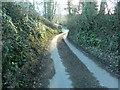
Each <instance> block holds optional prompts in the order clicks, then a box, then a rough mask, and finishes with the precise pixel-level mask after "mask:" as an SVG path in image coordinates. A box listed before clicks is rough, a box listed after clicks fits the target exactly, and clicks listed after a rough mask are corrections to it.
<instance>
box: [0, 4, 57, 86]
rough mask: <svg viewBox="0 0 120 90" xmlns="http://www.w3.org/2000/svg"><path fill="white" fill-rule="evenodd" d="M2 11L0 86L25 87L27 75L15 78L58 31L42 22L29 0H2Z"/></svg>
mask: <svg viewBox="0 0 120 90" xmlns="http://www.w3.org/2000/svg"><path fill="white" fill-rule="evenodd" d="M28 8H29V10H30V11H29V10H28ZM2 10H3V18H2V27H3V28H2V31H3V37H2V41H3V49H2V54H3V57H2V61H3V62H2V66H3V74H2V75H3V77H2V80H3V87H13V88H14V87H27V85H26V84H27V83H28V82H29V81H27V80H25V77H27V76H24V75H23V76H22V77H23V78H17V77H20V73H21V72H22V70H23V69H24V67H25V66H26V65H27V64H28V66H29V63H33V62H36V61H37V60H39V59H40V58H41V57H42V55H43V54H44V51H45V50H46V46H47V42H48V41H49V39H50V38H52V36H53V35H55V34H57V33H58V31H57V30H53V29H52V28H50V27H48V26H46V25H45V24H43V23H42V21H41V20H40V19H41V18H42V17H40V16H38V13H37V12H36V11H35V10H34V7H33V6H32V5H31V4H30V3H27V2H26V3H23V2H20V3H14V2H3V6H2ZM26 68H31V67H26ZM31 74H32V72H31ZM31 74H30V75H31ZM26 75H27V74H26ZM31 77H32V75H31ZM16 79H17V80H16ZM31 83H32V80H31Z"/></svg>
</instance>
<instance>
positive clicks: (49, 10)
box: [44, 0, 57, 21]
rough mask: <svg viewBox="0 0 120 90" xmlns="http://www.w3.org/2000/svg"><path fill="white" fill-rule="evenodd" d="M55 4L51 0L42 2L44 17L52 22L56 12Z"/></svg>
mask: <svg viewBox="0 0 120 90" xmlns="http://www.w3.org/2000/svg"><path fill="white" fill-rule="evenodd" d="M56 4H57V3H56V2H54V1H53V0H44V17H45V18H47V19H48V20H50V21H52V20H53V17H54V15H55V12H56Z"/></svg>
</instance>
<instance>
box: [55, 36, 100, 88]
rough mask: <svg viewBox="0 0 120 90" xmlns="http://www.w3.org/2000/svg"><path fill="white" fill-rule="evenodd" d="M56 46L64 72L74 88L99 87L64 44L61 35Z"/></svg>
mask: <svg viewBox="0 0 120 90" xmlns="http://www.w3.org/2000/svg"><path fill="white" fill-rule="evenodd" d="M57 48H58V52H59V55H60V58H61V60H62V63H63V65H64V66H65V67H66V72H68V73H69V74H70V79H71V81H72V85H73V87H74V88H101V86H100V84H99V82H98V81H97V80H96V78H95V77H94V76H93V75H92V73H91V72H90V71H89V70H88V69H87V67H86V66H85V65H84V64H83V63H82V62H81V61H80V60H79V59H78V58H77V56H76V55H74V53H73V52H72V51H71V50H70V49H69V47H68V46H67V45H66V43H65V42H64V40H63V39H62V36H61V37H59V38H58V41H57Z"/></svg>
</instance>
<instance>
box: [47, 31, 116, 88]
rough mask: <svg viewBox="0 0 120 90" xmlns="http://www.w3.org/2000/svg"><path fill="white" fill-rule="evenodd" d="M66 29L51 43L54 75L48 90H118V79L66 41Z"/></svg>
mask: <svg viewBox="0 0 120 90" xmlns="http://www.w3.org/2000/svg"><path fill="white" fill-rule="evenodd" d="M68 31H69V30H67V29H63V33H62V34H59V35H57V36H56V37H54V39H53V40H52V42H51V58H52V59H53V61H54V65H55V75H54V76H53V78H52V79H51V80H50V85H49V87H50V88H97V87H98V88H100V87H106V88H118V79H117V78H115V77H113V76H111V75H110V74H109V73H108V72H107V71H105V70H104V69H102V68H101V67H99V66H98V65H97V64H96V63H95V62H94V61H93V60H91V59H90V58H89V57H87V56H85V55H84V54H83V53H82V52H81V51H79V50H78V49H77V48H75V47H74V45H72V44H71V43H70V42H69V41H68V40H67V38H66V37H67V34H68Z"/></svg>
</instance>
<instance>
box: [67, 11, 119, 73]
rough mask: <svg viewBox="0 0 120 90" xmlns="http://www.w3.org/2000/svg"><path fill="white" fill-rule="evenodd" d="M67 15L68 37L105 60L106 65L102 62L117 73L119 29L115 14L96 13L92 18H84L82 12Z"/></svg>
mask: <svg viewBox="0 0 120 90" xmlns="http://www.w3.org/2000/svg"><path fill="white" fill-rule="evenodd" d="M68 17H69V20H68V22H67V27H68V28H69V33H68V38H69V39H70V40H72V41H73V42H74V43H76V44H77V45H78V46H80V47H82V48H84V49H85V50H86V51H87V52H89V53H91V54H93V55H94V56H96V57H98V58H100V59H102V60H103V61H104V62H107V64H106V65H105V63H102V64H103V65H104V66H105V67H106V68H108V69H109V70H110V71H111V72H114V73H116V74H117V75H119V70H120V66H119V64H120V62H119V59H120V30H119V25H118V22H119V20H118V17H117V14H116V13H115V14H111V15H109V14H105V15H100V14H98V15H96V16H93V17H92V18H94V19H92V20H89V18H87V19H84V18H83V17H82V14H81V15H71V16H68ZM101 62H102V61H101Z"/></svg>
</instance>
